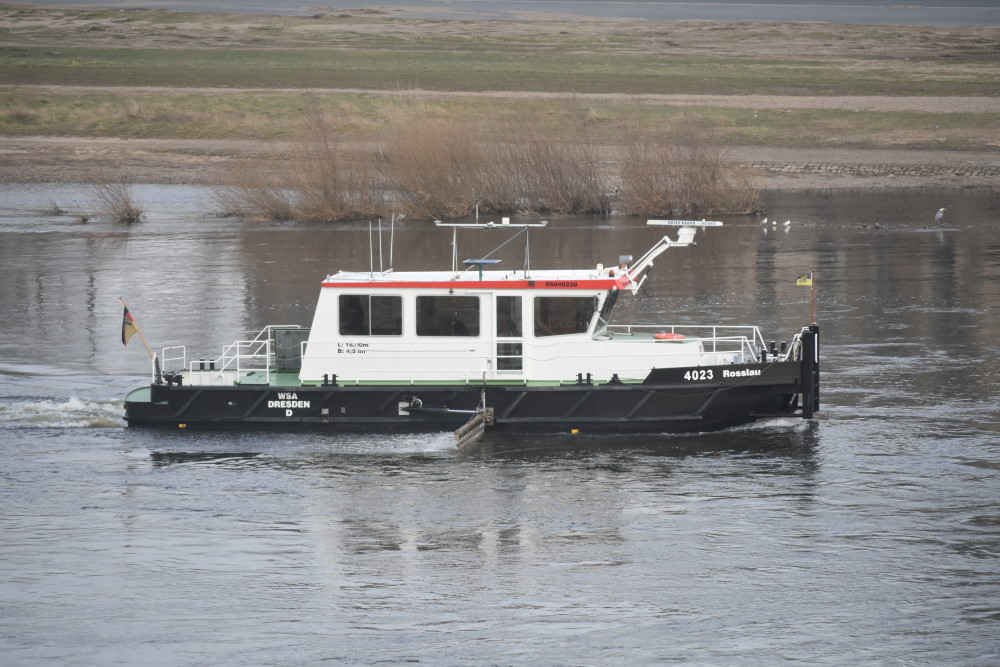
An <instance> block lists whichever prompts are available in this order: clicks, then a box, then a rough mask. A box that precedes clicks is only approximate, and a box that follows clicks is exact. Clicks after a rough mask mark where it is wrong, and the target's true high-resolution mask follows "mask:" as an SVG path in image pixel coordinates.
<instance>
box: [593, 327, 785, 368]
mask: <svg viewBox="0 0 1000 667" xmlns="http://www.w3.org/2000/svg"><path fill="white" fill-rule="evenodd" d="M607 332H608V333H609V334H612V335H613V336H615V339H616V340H620V338H618V337H619V336H634V335H642V336H643V340H646V338H645V336H654V335H655V334H657V333H670V334H681V335H683V336H689V337H692V338H694V339H696V340H697V341H698V342H699V343H700V344H701V349H702V351H704V352H713V353H718V352H723V353H739V354H740V355H742V356H743V358H744V360H753V359H757V357H758V356H759V355H760V351H761V350H764V349H767V345H766V343H765V342H764V337H763V336H762V335H761V333H760V329H759V328H758V327H755V326H739V325H737V326H724V325H697V324H676V325H660V324H609V325H608V327H607Z"/></svg>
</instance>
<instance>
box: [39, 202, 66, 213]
mask: <svg viewBox="0 0 1000 667" xmlns="http://www.w3.org/2000/svg"><path fill="white" fill-rule="evenodd" d="M42 215H52V216H56V215H66V209H64V208H62V207H61V206H59V204H57V203H56V201H55V200H54V199H53V200H50V201H49V204H48V206H47V207H45V208H43V209H42Z"/></svg>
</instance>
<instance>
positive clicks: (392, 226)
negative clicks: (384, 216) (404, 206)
mask: <svg viewBox="0 0 1000 667" xmlns="http://www.w3.org/2000/svg"><path fill="white" fill-rule="evenodd" d="M395 240H396V214H395V213H393V214H392V217H391V218H390V219H389V271H390V272H392V245H393V242H394V241H395Z"/></svg>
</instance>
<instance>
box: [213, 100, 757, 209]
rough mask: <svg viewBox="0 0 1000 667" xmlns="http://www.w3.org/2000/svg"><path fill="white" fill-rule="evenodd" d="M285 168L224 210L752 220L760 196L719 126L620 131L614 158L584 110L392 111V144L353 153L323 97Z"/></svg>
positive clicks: (248, 176)
mask: <svg viewBox="0 0 1000 667" xmlns="http://www.w3.org/2000/svg"><path fill="white" fill-rule="evenodd" d="M299 136H300V138H299V140H298V141H297V143H296V146H295V150H294V151H293V154H292V155H290V156H289V157H288V158H287V159H286V161H285V169H284V170H283V171H281V172H278V173H276V172H275V171H274V170H273V169H269V168H267V167H266V166H265V165H262V164H259V163H258V164H256V165H244V166H243V167H241V168H239V169H237V170H235V171H234V177H233V180H232V182H231V183H230V184H229V185H227V186H226V187H224V188H220V189H218V190H217V192H216V195H217V200H218V202H219V204H220V206H221V207H222V208H223V209H224V210H225V211H226V212H230V213H235V214H238V215H242V216H245V217H248V218H253V219H266V220H287V219H293V218H294V219H298V220H306V221H336V220H350V219H364V218H371V217H377V216H381V217H386V216H388V215H389V214H390V213H391V212H395V213H402V214H405V215H407V216H410V217H414V218H431V219H446V218H460V217H464V216H467V215H469V214H470V213H471V212H472V211H473V209H475V208H477V207H478V210H479V211H480V212H481V213H487V214H514V213H533V214H546V215H571V214H591V213H607V212H610V211H611V210H612V209H614V210H617V211H619V212H622V213H626V214H630V215H640V216H657V215H681V214H690V215H693V214H708V213H712V214H719V213H749V212H752V211H753V210H755V209H756V207H757V194H756V190H755V189H754V188H753V185H752V183H751V181H750V179H749V177H748V176H747V175H746V173H745V172H744V171H741V170H740V169H738V168H737V167H734V166H732V165H729V164H727V163H726V162H725V161H724V159H723V154H722V151H721V149H720V148H719V146H718V141H717V139H716V137H715V135H714V133H713V132H711V131H710V130H707V129H704V128H700V127H697V126H696V125H693V124H687V125H682V127H681V129H679V130H676V131H674V132H672V133H671V134H670V135H669V136H668V137H667V139H662V138H660V135H659V134H657V132H656V131H655V128H653V129H648V128H647V129H641V128H638V127H636V126H633V127H629V128H626V129H623V130H622V136H621V138H620V139H619V140H618V141H617V144H618V146H620V147H621V148H620V149H618V150H620V159H619V160H618V161H617V162H616V161H615V160H612V159H611V157H610V156H611V155H613V154H614V152H615V150H613V149H609V147H607V146H605V145H601V144H600V143H599V142H597V141H594V140H593V139H592V138H591V136H590V132H589V127H588V122H587V118H586V115H585V114H581V113H568V114H567V115H566V116H565V117H562V118H558V119H556V120H555V121H549V122H548V123H546V122H543V121H542V120H541V119H539V118H537V117H528V116H525V117H513V118H503V119H501V118H497V117H492V116H489V115H486V116H484V117H483V118H481V119H476V120H471V121H468V120H467V121H465V122H455V121H453V120H451V119H448V118H442V117H437V116H435V114H434V113H432V112H430V111H428V109H426V108H423V107H420V106H415V105H414V106H400V107H398V108H396V109H394V110H393V111H392V112H391V113H389V114H388V117H387V119H386V130H385V133H384V135H383V137H382V141H380V142H377V144H376V145H375V147H374V148H372V147H371V146H368V147H366V146H355V147H353V148H349V147H347V146H344V145H342V144H341V143H340V141H339V140H338V132H337V129H336V126H335V123H334V122H333V121H332V119H331V118H330V117H329V116H328V115H327V114H326V113H325V112H324V111H323V110H322V109H321V107H320V105H319V103H318V102H317V101H316V100H315V99H313V100H309V101H308V102H307V104H306V115H305V121H304V123H303V126H302V131H301V133H300V135H299Z"/></svg>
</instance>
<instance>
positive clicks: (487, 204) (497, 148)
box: [386, 109, 607, 218]
mask: <svg viewBox="0 0 1000 667" xmlns="http://www.w3.org/2000/svg"><path fill="white" fill-rule="evenodd" d="M415 111H419V109H415ZM393 123H394V124H393V127H392V129H391V131H390V132H389V135H388V138H387V142H386V143H387V145H388V149H387V153H388V162H389V165H390V178H391V179H392V183H393V186H394V188H395V191H396V192H397V193H398V197H399V203H400V206H401V207H402V208H403V210H404V212H406V213H407V214H408V215H413V216H423V217H434V218H444V217H459V216H463V215H467V214H468V213H469V212H470V210H471V209H472V208H473V207H474V206H475V204H476V203H477V202H478V203H479V210H480V211H481V212H486V213H491V212H492V213H516V212H539V213H542V212H545V213H556V214H570V213H586V212H596V211H603V210H605V209H606V208H607V205H606V204H607V202H606V199H604V198H603V192H604V188H603V186H602V183H601V178H600V159H599V155H598V150H597V148H595V147H594V146H593V145H592V144H591V142H590V140H589V137H588V136H587V133H586V126H585V123H583V122H582V121H580V122H578V123H576V124H572V123H570V124H564V125H562V126H561V127H560V128H559V129H558V130H547V129H546V128H545V127H544V126H543V125H542V124H541V123H540V122H539V120H538V119H537V118H530V117H519V118H515V119H511V120H509V121H501V120H498V119H496V118H493V117H490V116H489V115H484V116H483V117H481V118H479V119H477V121H476V122H475V123H471V124H464V125H455V124H454V123H451V122H449V121H446V120H440V119H433V118H420V117H416V116H415V114H414V115H411V116H409V117H407V116H405V115H400V116H397V117H396V118H395V119H394V121H393Z"/></svg>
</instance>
